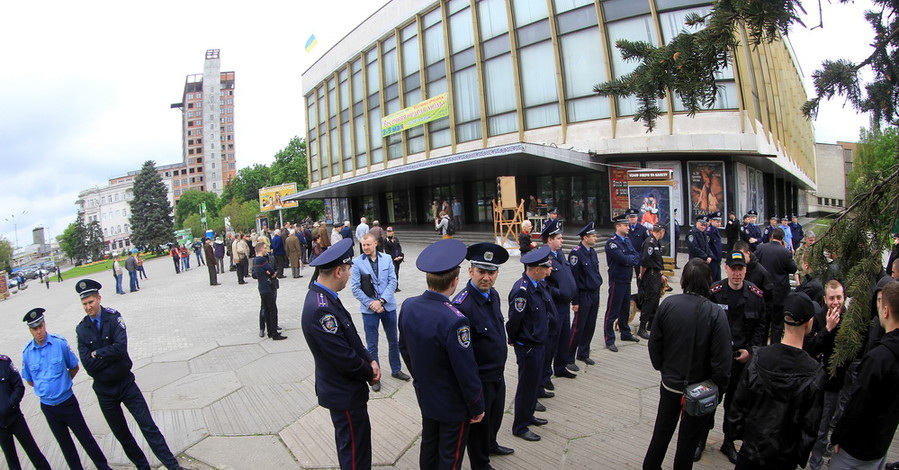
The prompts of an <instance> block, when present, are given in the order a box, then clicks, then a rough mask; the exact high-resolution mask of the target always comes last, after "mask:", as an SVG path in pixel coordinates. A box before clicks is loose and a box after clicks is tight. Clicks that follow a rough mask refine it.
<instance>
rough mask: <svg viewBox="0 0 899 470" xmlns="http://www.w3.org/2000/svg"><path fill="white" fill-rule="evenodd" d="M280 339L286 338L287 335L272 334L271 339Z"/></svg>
mask: <svg viewBox="0 0 899 470" xmlns="http://www.w3.org/2000/svg"><path fill="white" fill-rule="evenodd" d="M282 339H287V337H286V336H284V335H275V336H272V341H281V340H282Z"/></svg>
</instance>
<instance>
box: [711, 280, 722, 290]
mask: <svg viewBox="0 0 899 470" xmlns="http://www.w3.org/2000/svg"><path fill="white" fill-rule="evenodd" d="M721 289H724V284H722V283H719V282H716V283H715V284H713V285H712V292H719V291H721Z"/></svg>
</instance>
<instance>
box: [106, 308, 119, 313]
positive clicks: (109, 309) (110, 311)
mask: <svg viewBox="0 0 899 470" xmlns="http://www.w3.org/2000/svg"><path fill="white" fill-rule="evenodd" d="M103 311H105V312H109V313H119V311H118V310H116V309H114V308H109V307H103Z"/></svg>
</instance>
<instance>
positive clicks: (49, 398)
mask: <svg viewBox="0 0 899 470" xmlns="http://www.w3.org/2000/svg"><path fill="white" fill-rule="evenodd" d="M45 311H46V310H44V309H42V308H33V309H31V310H29V311H28V313H26V314H25V317H24V318H22V321H23V322H25V323H26V324H27V325H28V329H29V330H30V331H31V337H32V338H33V339H32V340H31V341H29V342H28V343H27V344H26V345H25V348H24V349H23V350H22V379H23V380H25V382H26V383H27V384H28V385H30V386H32V387H34V394H35V395H37V397H38V398H39V399H40V401H41V411H42V412H43V413H44V418H46V419H47V426H49V427H50V431H51V432H52V433H53V437H55V438H56V442H57V443H58V444H59V448H60V450H62V455H63V457H65V459H66V463H67V464H68V465H69V468H71V469H75V470H81V469H83V468H84V467H82V466H81V457H80V456H79V455H78V450H77V449H75V443H74V442H73V441H72V434H74V435H75V437H76V438H78V442H80V443H81V447H82V448H84V451H85V452H86V453H87V455H88V457H90V459H91V461H92V462H93V463H94V466H96V467H97V469H98V470H110V468H109V464H108V463H107V462H106V456H105V455H103V451H102V450H100V446H99V445H97V441H95V440H94V436H93V435H92V434H91V430H90V428H88V427H87V423H86V422H85V421H84V415H82V414H81V408H80V407H79V405H78V399H77V398H75V394H74V393H73V392H72V379H73V378H74V377H75V374H77V373H78V358H77V357H75V353H73V352H72V349H71V348H70V347H69V343H68V342H67V341H66V339H65V338H63V337H62V336H58V335H54V334H51V333H47V324H46V322H44V312H45ZM69 431H71V434H69Z"/></svg>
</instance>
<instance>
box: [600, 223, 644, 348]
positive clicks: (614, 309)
mask: <svg viewBox="0 0 899 470" xmlns="http://www.w3.org/2000/svg"><path fill="white" fill-rule="evenodd" d="M612 222H614V223H615V234H614V235H612V236H611V237H610V238H609V240H608V241H607V242H606V262H607V263H608V265H609V300H608V302H606V318H605V339H606V348H607V349H608V350H609V351H612V352H618V346H615V330H614V327H615V321H616V320H617V321H618V331H619V332H620V333H621V341H631V342H634V343H639V342H640V340H639V339H637V338H635V337H634V335H633V334H631V327H630V326H629V325H628V324H627V322H628V316H629V314H630V302H631V271H633V270H634V267H639V266H640V252H639V251H637V249H636V248H634V247H633V246H632V245H631V241H630V239H628V238H627V233H628V231H627V230H628V227H627V219H625V218H624V217H622V216H618V217H615V218H614V219H612Z"/></svg>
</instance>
